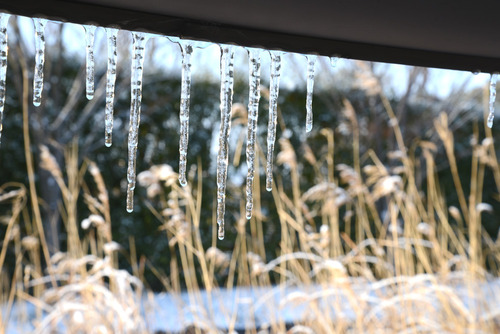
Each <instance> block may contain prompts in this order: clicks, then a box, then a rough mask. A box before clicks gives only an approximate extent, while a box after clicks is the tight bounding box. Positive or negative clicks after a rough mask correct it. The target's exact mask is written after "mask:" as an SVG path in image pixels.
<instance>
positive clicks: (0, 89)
mask: <svg viewBox="0 0 500 334" xmlns="http://www.w3.org/2000/svg"><path fill="white" fill-rule="evenodd" d="M9 18H10V14H6V13H0V144H1V143H2V129H3V124H2V121H3V110H4V106H5V90H6V87H5V78H6V76H7V53H8V52H9V46H8V44H7V26H8V24H9Z"/></svg>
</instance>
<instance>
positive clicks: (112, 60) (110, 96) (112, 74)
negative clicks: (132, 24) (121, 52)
mask: <svg viewBox="0 0 500 334" xmlns="http://www.w3.org/2000/svg"><path fill="white" fill-rule="evenodd" d="M106 36H107V39H108V70H107V73H106V111H105V116H104V128H105V129H104V143H105V144H106V146H107V147H110V146H111V144H112V143H113V137H112V136H113V103H114V99H115V82H116V59H117V51H116V38H117V37H118V29H114V28H106Z"/></svg>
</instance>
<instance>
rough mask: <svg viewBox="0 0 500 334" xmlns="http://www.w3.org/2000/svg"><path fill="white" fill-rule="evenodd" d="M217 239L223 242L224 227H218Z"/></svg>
mask: <svg viewBox="0 0 500 334" xmlns="http://www.w3.org/2000/svg"><path fill="white" fill-rule="evenodd" d="M217 237H218V238H219V240H224V225H222V224H221V225H219V230H218V232H217Z"/></svg>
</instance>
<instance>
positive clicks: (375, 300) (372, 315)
mask: <svg viewBox="0 0 500 334" xmlns="http://www.w3.org/2000/svg"><path fill="white" fill-rule="evenodd" d="M462 278H463V277H460V275H457V277H456V278H455V279H454V278H450V279H448V281H447V284H437V283H436V282H435V280H436V277H435V276H430V275H417V276H414V277H411V278H401V279H400V280H399V281H398V280H397V279H392V278H391V279H386V280H381V281H377V282H374V283H367V282H366V281H365V280H364V279H359V280H357V279H353V278H349V279H344V278H342V279H339V280H337V281H336V282H332V285H330V286H319V285H313V286H275V287H269V288H263V287H256V288H252V287H246V288H243V287H239V288H236V289H232V290H227V289H217V290H214V291H212V292H207V291H200V292H199V293H197V294H188V293H182V294H170V293H160V294H150V295H149V296H144V298H143V300H142V302H143V309H142V310H143V317H144V320H145V323H146V327H147V331H148V332H150V333H156V332H162V331H164V332H173V333H175V332H180V331H182V330H183V329H185V328H187V327H189V326H191V325H195V326H196V327H198V328H204V329H207V330H214V329H219V330H220V332H226V331H227V329H232V330H233V331H235V332H244V331H245V329H253V328H258V329H259V328H260V329H264V330H265V329H268V328H269V329H270V328H271V326H272V324H277V323H281V324H286V325H287V326H291V325H293V324H301V323H305V322H309V321H311V320H313V321H314V320H319V319H318V311H320V313H321V314H322V315H323V316H328V318H329V320H330V321H339V322H344V323H345V322H347V323H352V324H353V326H354V324H355V323H356V321H357V320H358V321H359V318H361V319H362V321H363V322H379V323H380V325H381V326H382V327H383V325H384V322H385V321H388V318H389V317H390V316H391V315H393V313H394V312H396V313H398V312H401V310H404V312H406V311H408V307H409V306H408V305H410V304H411V306H410V308H412V309H414V310H415V314H418V316H419V317H422V316H425V317H426V319H427V321H426V323H427V328H421V329H422V331H441V330H442V328H440V325H441V323H440V321H439V319H438V318H439V317H440V314H441V313H442V312H444V311H443V302H444V303H449V304H450V305H452V306H453V309H455V311H456V312H457V314H463V315H464V316H466V317H469V319H467V320H468V321H469V322H474V321H488V320H491V319H494V318H499V317H500V279H498V278H495V279H492V280H490V281H488V282H482V283H473V282H471V283H468V284H464V283H463V280H462ZM454 281H457V282H460V283H454ZM403 305H404V306H403ZM422 310H426V311H424V312H422ZM485 311H486V312H485ZM63 312H64V310H63ZM2 313H3V316H5V315H6V307H5V306H4V307H3V309H2ZM71 314H72V318H73V319H72V321H78V317H79V313H78V312H72V313H71ZM411 316H412V315H411V314H405V317H406V318H411ZM4 319H5V318H4ZM35 319H36V310H35V307H34V305H32V304H29V303H23V304H20V303H18V304H16V305H14V307H13V309H12V313H11V318H10V321H9V322H8V323H9V325H8V326H7V333H30V332H32V331H33V330H34V327H33V325H32V322H33V321H36V320H35ZM5 320H7V319H5ZM42 321H43V317H42ZM59 328H60V329H61V331H62V332H64V326H63V325H60V326H59ZM301 328H302V329H303V330H305V327H301ZM305 331H307V330H305Z"/></svg>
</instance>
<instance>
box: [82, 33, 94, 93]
mask: <svg viewBox="0 0 500 334" xmlns="http://www.w3.org/2000/svg"><path fill="white" fill-rule="evenodd" d="M83 27H84V28H85V42H86V45H87V47H86V55H87V80H86V81H87V82H86V86H87V99H89V100H92V99H93V98H94V36H95V30H96V28H97V27H96V26H92V25H84V26H83Z"/></svg>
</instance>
